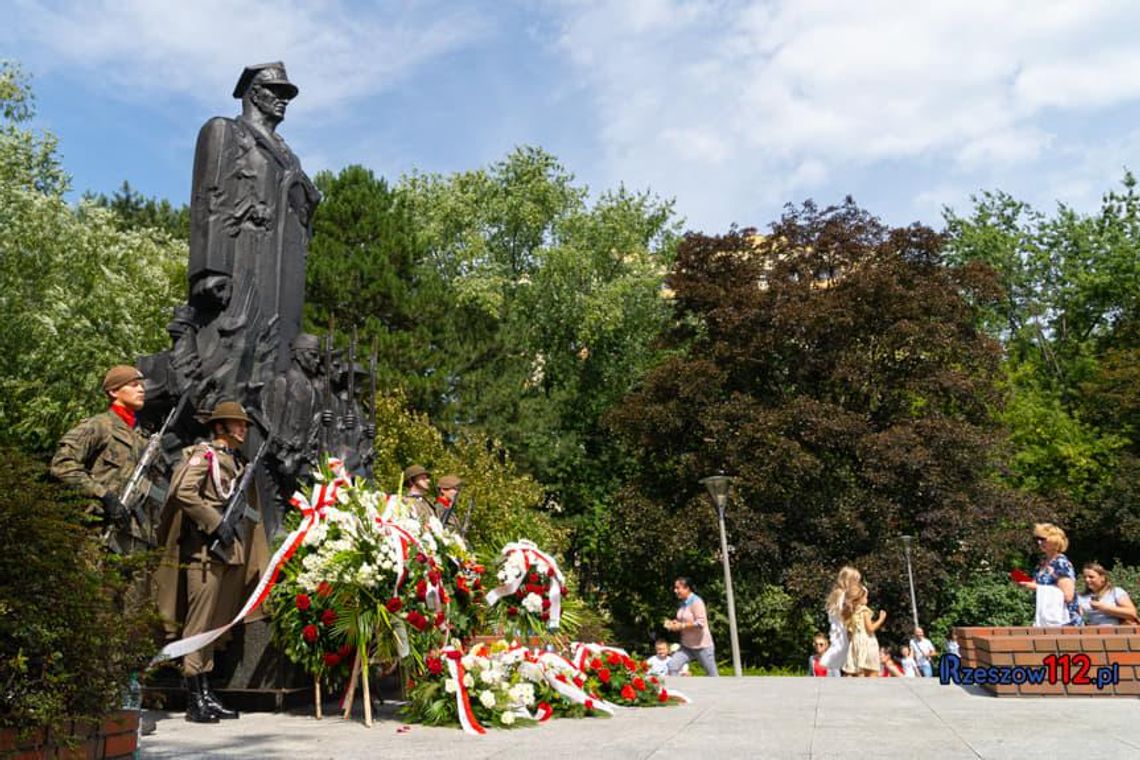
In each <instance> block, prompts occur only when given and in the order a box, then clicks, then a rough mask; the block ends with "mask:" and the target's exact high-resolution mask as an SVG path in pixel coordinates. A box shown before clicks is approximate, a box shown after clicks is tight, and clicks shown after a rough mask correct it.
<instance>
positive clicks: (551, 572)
mask: <svg viewBox="0 0 1140 760" xmlns="http://www.w3.org/2000/svg"><path fill="white" fill-rule="evenodd" d="M546 577H547V578H553V577H554V568H553V567H548V568H546Z"/></svg>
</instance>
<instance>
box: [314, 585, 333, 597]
mask: <svg viewBox="0 0 1140 760" xmlns="http://www.w3.org/2000/svg"><path fill="white" fill-rule="evenodd" d="M331 593H332V586H331V585H329V582H328V581H321V584H320V585H319V586H317V596H328V595H329V594H331Z"/></svg>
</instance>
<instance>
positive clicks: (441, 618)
mask: <svg viewBox="0 0 1140 760" xmlns="http://www.w3.org/2000/svg"><path fill="white" fill-rule="evenodd" d="M446 622H447V615H445V614H443V610H440V611H439V612H437V613H435V627H436V628H442V627H443V624H444V623H446Z"/></svg>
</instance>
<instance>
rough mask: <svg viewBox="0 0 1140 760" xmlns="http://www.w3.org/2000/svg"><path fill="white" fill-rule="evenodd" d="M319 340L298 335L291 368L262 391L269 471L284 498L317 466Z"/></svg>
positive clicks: (320, 401) (320, 392)
mask: <svg viewBox="0 0 1140 760" xmlns="http://www.w3.org/2000/svg"><path fill="white" fill-rule="evenodd" d="M320 348H321V347H320V340H319V339H318V338H317V337H316V336H315V335H310V334H308V333H301V334H299V335H298V336H297V337H296V338H294V339H293V364H292V366H290V367H289V369H288V371H286V372H285V373H283V374H280V375H278V376H277V377H276V378H275V379H274V380H273V382H272V383H271V384H270V385H269V386H267V387H266V389H265V395H264V396H263V397H262V411H263V412H264V413H265V417H266V420H267V422H268V423H269V425H270V427H271V428H272V429H273V430H274V432H275V438H274V449H273V455H272V468H273V471H274V474H275V478H274V480H275V481H277V483H278V487H279V493H280V494H282V495H283V496H284V497H285V498H288V497H289V496H291V495H292V494H293V491H294V490H296V487H297V482H298V480H300V479H303V478H305V477H306V476H307V475H308V473H309V471H310V470H311V469H312V468H313V467H314V466H315V465H316V463H317V453H318V452H317V449H318V447H319V443H318V440H317V439H318V433H319V431H320V427H319V426H320V416H321V410H322V407H323V401H324V399H323V394H324V390H323V385H324V383H323V381H322V379H321V376H320V369H321V355H320Z"/></svg>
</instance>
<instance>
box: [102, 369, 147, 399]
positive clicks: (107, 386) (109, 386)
mask: <svg viewBox="0 0 1140 760" xmlns="http://www.w3.org/2000/svg"><path fill="white" fill-rule="evenodd" d="M142 376H143V373H141V372H139V371H138V369H136V368H135V367H131V366H129V365H127V364H118V365H116V366H114V367H111V369H109V370H107V374H106V375H105V376H104V377H103V392H104V393H112V392H114V391H117V390H119V389H120V388H122V387H123V386H124V385H126V384H127V383H132V382H134V381H135V380H141V379H142Z"/></svg>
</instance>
